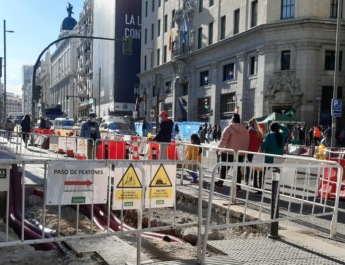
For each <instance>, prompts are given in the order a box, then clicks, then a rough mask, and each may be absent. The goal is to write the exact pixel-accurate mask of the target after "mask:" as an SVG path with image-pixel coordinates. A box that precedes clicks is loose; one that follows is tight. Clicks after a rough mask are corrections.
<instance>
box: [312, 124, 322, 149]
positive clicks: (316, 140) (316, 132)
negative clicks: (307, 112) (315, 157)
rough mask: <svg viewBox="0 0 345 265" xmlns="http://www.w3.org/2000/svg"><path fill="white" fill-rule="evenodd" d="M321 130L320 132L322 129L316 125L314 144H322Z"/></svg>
mask: <svg viewBox="0 0 345 265" xmlns="http://www.w3.org/2000/svg"><path fill="white" fill-rule="evenodd" d="M320 134H321V132H320V129H319V128H318V127H317V126H314V135H313V136H314V144H315V146H317V145H319V144H320V136H321V135H320Z"/></svg>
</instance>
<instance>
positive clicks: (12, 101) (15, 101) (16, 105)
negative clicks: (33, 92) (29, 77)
mask: <svg viewBox="0 0 345 265" xmlns="http://www.w3.org/2000/svg"><path fill="white" fill-rule="evenodd" d="M10 112H23V108H22V96H20V95H17V94H14V93H11V92H6V116H8V115H9V113H10Z"/></svg>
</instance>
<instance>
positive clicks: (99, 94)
mask: <svg viewBox="0 0 345 265" xmlns="http://www.w3.org/2000/svg"><path fill="white" fill-rule="evenodd" d="M101 74H102V69H101V67H100V68H99V79H98V82H99V84H98V86H99V88H98V98H99V102H98V116H99V118H101ZM95 104H96V103H95ZM95 112H96V107H95ZM96 114H97V113H96Z"/></svg>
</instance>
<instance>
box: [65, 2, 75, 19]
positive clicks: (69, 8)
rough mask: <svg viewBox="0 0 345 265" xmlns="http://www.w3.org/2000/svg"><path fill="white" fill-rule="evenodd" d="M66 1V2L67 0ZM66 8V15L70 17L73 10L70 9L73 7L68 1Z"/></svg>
mask: <svg viewBox="0 0 345 265" xmlns="http://www.w3.org/2000/svg"><path fill="white" fill-rule="evenodd" d="M67 3H68V2H67ZM66 9H67V13H68V16H69V17H70V16H71V15H72V14H74V12H73V11H72V9H73V6H72V5H71V4H70V3H68V7H66Z"/></svg>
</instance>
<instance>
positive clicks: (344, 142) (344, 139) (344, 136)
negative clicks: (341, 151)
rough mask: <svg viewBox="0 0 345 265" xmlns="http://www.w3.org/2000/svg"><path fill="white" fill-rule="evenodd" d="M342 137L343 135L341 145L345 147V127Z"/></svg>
mask: <svg viewBox="0 0 345 265" xmlns="http://www.w3.org/2000/svg"><path fill="white" fill-rule="evenodd" d="M340 137H341V147H344V146H345V128H343V130H342V132H341V135H340Z"/></svg>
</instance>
